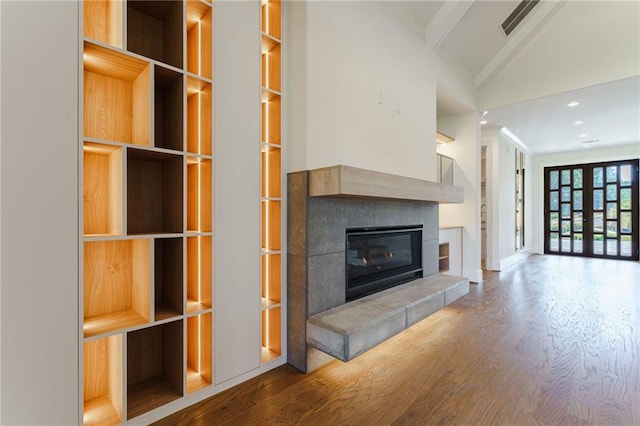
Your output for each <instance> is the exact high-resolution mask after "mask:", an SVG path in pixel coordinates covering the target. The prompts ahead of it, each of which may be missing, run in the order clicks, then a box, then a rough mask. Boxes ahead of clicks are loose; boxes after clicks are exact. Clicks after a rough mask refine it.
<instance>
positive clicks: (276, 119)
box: [261, 90, 281, 145]
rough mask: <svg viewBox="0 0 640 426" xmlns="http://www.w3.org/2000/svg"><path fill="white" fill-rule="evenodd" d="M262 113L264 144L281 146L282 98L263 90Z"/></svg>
mask: <svg viewBox="0 0 640 426" xmlns="http://www.w3.org/2000/svg"><path fill="white" fill-rule="evenodd" d="M263 95H264V96H263V97H262V99H263V102H262V106H261V112H262V129H261V132H262V134H261V138H262V142H264V143H268V144H270V145H280V140H281V132H280V120H281V115H280V113H281V111H280V96H279V95H274V94H273V93H272V92H268V91H265V90H263Z"/></svg>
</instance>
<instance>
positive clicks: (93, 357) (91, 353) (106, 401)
mask: <svg viewBox="0 0 640 426" xmlns="http://www.w3.org/2000/svg"><path fill="white" fill-rule="evenodd" d="M83 354H84V363H83V364H84V424H85V425H107V424H119V423H121V422H122V404H123V402H124V400H123V394H122V390H123V388H122V377H123V375H122V372H123V371H122V357H123V353H122V336H121V335H118V336H110V337H105V338H102V339H97V340H92V341H90V342H86V343H84V350H83Z"/></svg>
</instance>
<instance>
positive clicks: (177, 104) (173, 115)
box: [154, 65, 184, 151]
mask: <svg viewBox="0 0 640 426" xmlns="http://www.w3.org/2000/svg"><path fill="white" fill-rule="evenodd" d="M154 89H155V92H154V95H155V102H154V104H155V110H154V114H155V126H154V128H155V146H156V147H158V148H166V149H173V150H176V151H182V139H183V136H182V129H183V126H182V124H183V113H182V111H183V108H182V105H183V90H184V87H183V79H182V74H180V73H178V72H175V71H171V70H169V69H167V68H164V67H160V66H157V65H156V66H155V79H154Z"/></svg>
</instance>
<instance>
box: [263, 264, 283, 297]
mask: <svg viewBox="0 0 640 426" xmlns="http://www.w3.org/2000/svg"><path fill="white" fill-rule="evenodd" d="M280 265H281V259H280V255H279V254H268V255H264V256H262V307H263V308H265V309H266V308H270V307H273V306H275V305H279V304H280V303H281V301H282V288H281V279H282V277H281V275H280V269H281V268H280Z"/></svg>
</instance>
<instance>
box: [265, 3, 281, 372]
mask: <svg viewBox="0 0 640 426" xmlns="http://www.w3.org/2000/svg"><path fill="white" fill-rule="evenodd" d="M281 24H282V23H281V4H280V1H277V0H263V2H262V25H261V37H262V38H261V40H262V46H261V52H260V55H261V70H262V72H261V90H262V94H261V135H260V137H261V218H262V223H261V225H262V226H261V228H262V235H261V246H262V267H261V276H262V285H261V300H262V303H261V309H262V315H261V318H262V362H263V363H268V362H270V361H273V360H275V359H278V358H280V357H281V356H282V314H281V312H282V305H281V303H282V256H281V250H282V149H281V146H280V145H281V126H282V121H281V103H282V102H281V97H282V93H281V90H282V42H281V26H282V25H281Z"/></svg>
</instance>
